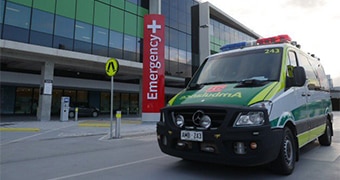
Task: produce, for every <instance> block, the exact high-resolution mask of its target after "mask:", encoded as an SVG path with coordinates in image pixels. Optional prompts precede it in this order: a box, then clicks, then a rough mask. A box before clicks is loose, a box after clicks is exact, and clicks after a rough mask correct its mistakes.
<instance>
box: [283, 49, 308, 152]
mask: <svg viewBox="0 0 340 180" xmlns="http://www.w3.org/2000/svg"><path fill="white" fill-rule="evenodd" d="M298 57H299V56H298V53H297V52H296V51H294V50H293V49H291V50H288V61H289V62H288V67H287V69H288V72H287V77H288V78H287V79H288V80H289V77H290V76H291V77H293V73H292V71H293V68H294V67H296V66H301V64H300V63H299V59H298ZM287 83H289V82H287ZM292 88H293V89H294V97H295V107H296V108H295V109H294V110H293V115H294V117H295V125H296V131H297V136H298V140H299V147H301V146H303V145H304V144H305V143H307V142H308V141H309V135H308V131H309V130H310V122H309V113H308V98H309V92H308V87H307V83H305V85H303V86H301V87H292Z"/></svg>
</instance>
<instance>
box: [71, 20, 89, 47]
mask: <svg viewBox="0 0 340 180" xmlns="http://www.w3.org/2000/svg"><path fill="white" fill-rule="evenodd" d="M75 39H76V40H79V41H84V42H89V43H91V41H92V26H91V25H90V24H87V23H84V22H81V21H76V31H75Z"/></svg>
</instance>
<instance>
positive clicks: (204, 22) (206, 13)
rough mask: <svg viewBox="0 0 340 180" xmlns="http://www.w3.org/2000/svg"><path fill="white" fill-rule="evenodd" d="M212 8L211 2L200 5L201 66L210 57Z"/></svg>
mask: <svg viewBox="0 0 340 180" xmlns="http://www.w3.org/2000/svg"><path fill="white" fill-rule="evenodd" d="M210 28H212V27H210V7H209V2H205V3H201V4H199V52H200V54H199V57H200V65H201V64H202V63H203V61H204V60H205V58H206V57H207V56H209V55H210V35H209V29H210Z"/></svg>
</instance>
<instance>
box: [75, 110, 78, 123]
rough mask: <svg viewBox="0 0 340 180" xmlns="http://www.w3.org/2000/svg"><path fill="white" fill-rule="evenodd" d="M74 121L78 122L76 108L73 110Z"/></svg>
mask: <svg viewBox="0 0 340 180" xmlns="http://www.w3.org/2000/svg"><path fill="white" fill-rule="evenodd" d="M74 111H75V115H74V121H78V107H76V108H75V110H74Z"/></svg>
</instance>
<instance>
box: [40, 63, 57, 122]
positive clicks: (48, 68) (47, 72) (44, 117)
mask: <svg viewBox="0 0 340 180" xmlns="http://www.w3.org/2000/svg"><path fill="white" fill-rule="evenodd" d="M53 76H54V62H49V61H46V62H45V63H44V64H43V65H42V67H41V82H40V94H39V105H38V110H37V119H38V120H39V121H50V120H51V107H52V88H53Z"/></svg>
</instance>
